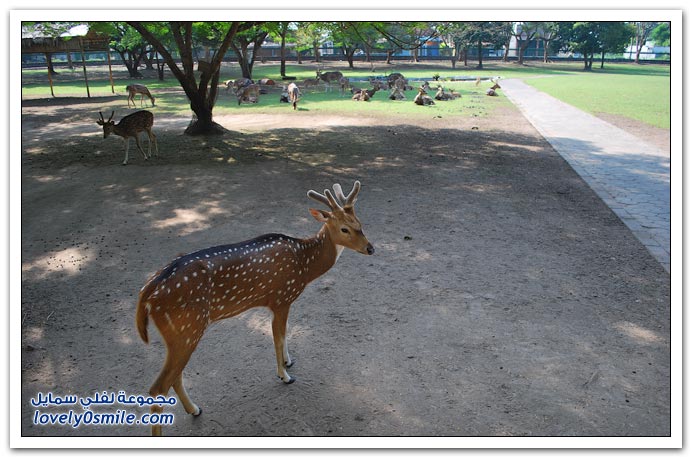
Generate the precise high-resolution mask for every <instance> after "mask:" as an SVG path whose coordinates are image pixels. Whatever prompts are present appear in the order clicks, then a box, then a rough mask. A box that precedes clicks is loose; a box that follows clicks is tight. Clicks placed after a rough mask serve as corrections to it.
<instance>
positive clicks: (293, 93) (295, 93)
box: [286, 83, 300, 110]
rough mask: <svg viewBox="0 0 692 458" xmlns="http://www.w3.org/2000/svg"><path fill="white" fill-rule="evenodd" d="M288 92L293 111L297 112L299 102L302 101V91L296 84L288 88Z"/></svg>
mask: <svg viewBox="0 0 692 458" xmlns="http://www.w3.org/2000/svg"><path fill="white" fill-rule="evenodd" d="M286 92H287V93H288V101H289V102H290V104H291V105H293V109H294V110H296V109H297V108H298V100H300V89H299V88H298V85H297V84H296V83H291V84H289V85H288V88H286Z"/></svg>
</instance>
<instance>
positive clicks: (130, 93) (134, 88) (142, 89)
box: [125, 84, 155, 108]
mask: <svg viewBox="0 0 692 458" xmlns="http://www.w3.org/2000/svg"><path fill="white" fill-rule="evenodd" d="M125 90H126V91H127V108H130V102H132V106H133V107H134V108H137V104H136V103H135V96H136V95H137V94H139V106H140V107H141V106H144V96H145V95H146V96H147V97H149V100H151V106H152V107H153V106H154V101H155V99H154V97H153V96H152V95H151V92H149V89H147V87H146V86H144V85H143V84H130V85H129V86H127V87H126V88H125Z"/></svg>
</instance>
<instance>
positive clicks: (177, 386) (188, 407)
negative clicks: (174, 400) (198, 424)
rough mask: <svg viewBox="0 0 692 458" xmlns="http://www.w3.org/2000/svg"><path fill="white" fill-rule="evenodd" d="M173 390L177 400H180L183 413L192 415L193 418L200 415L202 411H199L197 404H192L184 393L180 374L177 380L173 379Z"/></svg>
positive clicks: (181, 374)
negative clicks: (183, 409)
mask: <svg viewBox="0 0 692 458" xmlns="http://www.w3.org/2000/svg"><path fill="white" fill-rule="evenodd" d="M173 389H174V390H175V394H177V395H178V399H180V402H182V403H183V407H184V408H185V412H187V413H189V414H191V415H194V416H195V417H197V416H199V415H200V414H201V413H202V409H200V408H199V406H198V405H197V404H195V403H194V402H192V399H190V396H189V395H188V394H187V391H185V386H184V385H183V373H182V372H181V373H180V375H179V376H178V378H177V379H175V382H173Z"/></svg>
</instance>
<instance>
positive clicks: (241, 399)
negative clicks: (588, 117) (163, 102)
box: [21, 99, 671, 445]
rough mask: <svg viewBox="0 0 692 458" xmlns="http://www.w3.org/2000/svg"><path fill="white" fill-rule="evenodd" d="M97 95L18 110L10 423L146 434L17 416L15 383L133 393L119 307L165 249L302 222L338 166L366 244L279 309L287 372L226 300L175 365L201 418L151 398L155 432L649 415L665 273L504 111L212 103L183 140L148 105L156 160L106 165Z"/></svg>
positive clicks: (652, 418)
mask: <svg viewBox="0 0 692 458" xmlns="http://www.w3.org/2000/svg"><path fill="white" fill-rule="evenodd" d="M108 104H110V105H112V106H118V107H122V105H123V104H124V100H109V101H107V102H103V101H98V102H91V103H89V102H88V101H86V100H82V99H69V100H57V101H35V100H34V101H25V103H24V106H23V112H22V152H21V154H22V171H21V172H22V189H21V200H22V217H21V224H22V228H21V230H22V237H21V239H22V242H21V243H22V246H21V249H22V291H21V292H22V305H21V307H22V324H21V326H22V341H21V356H22V360H21V366H22V394H21V395H22V418H21V429H22V434H23V435H25V436H49V435H50V436H95V435H99V436H121V435H133V436H143V435H148V434H149V429H148V427H145V426H92V425H88V426H82V427H79V428H72V427H69V426H37V425H33V424H32V423H33V421H32V420H33V418H34V415H35V412H36V408H34V407H33V406H32V405H31V404H30V400H31V399H32V398H34V397H35V396H36V395H37V393H39V392H42V393H47V392H52V393H54V394H55V395H68V394H71V395H74V396H78V397H82V396H84V397H87V396H91V395H93V394H94V393H95V392H96V391H98V392H102V391H107V392H116V393H117V392H119V391H121V390H123V391H125V392H126V393H128V394H134V395H138V394H146V393H147V390H148V389H149V386H150V385H151V383H152V382H153V380H154V378H155V377H156V375H157V373H158V371H159V369H160V367H161V365H162V362H163V357H164V348H163V345H162V343H161V341H160V339H159V337H158V334H157V332H156V331H155V330H154V329H153V328H151V327H150V336H153V340H154V342H153V343H152V344H150V345H148V346H147V345H145V344H144V343H143V342H142V341H141V340H140V339H139V336H138V335H137V331H136V330H135V326H134V310H135V301H136V297H137V293H138V291H139V289H140V288H141V286H142V285H143V284H144V282H145V281H146V279H147V278H148V277H149V276H150V275H151V274H152V273H153V272H155V271H156V270H157V269H159V268H161V267H162V266H164V265H165V264H166V263H167V262H168V261H170V260H171V259H172V258H174V257H175V256H176V255H178V254H179V253H183V252H191V251H195V250H198V249H202V248H206V247H209V246H213V245H218V244H225V243H231V242H237V241H242V240H245V239H248V238H252V237H254V236H257V235H259V234H262V233H268V232H282V233H285V234H288V235H292V236H301V237H302V236H308V235H311V234H313V233H315V232H316V231H317V230H318V228H319V227H318V226H319V225H318V223H317V222H316V221H314V220H313V219H312V218H311V217H310V215H309V213H308V208H309V207H312V206H315V203H314V202H311V201H310V200H309V199H308V198H307V197H306V194H305V193H306V191H307V190H308V189H311V188H314V189H317V190H322V189H325V188H327V187H329V186H331V184H333V183H341V184H342V185H344V187H350V186H351V185H352V184H353V181H354V180H355V179H359V180H361V182H362V184H363V188H362V191H361V194H360V197H359V200H358V204H357V213H358V215H359V217H360V219H361V221H362V222H363V224H364V231H365V234H366V235H367V236H368V238H369V240H370V241H371V242H372V243H373V245H374V246H375V249H376V253H375V255H374V256H371V257H366V256H363V255H360V254H357V253H355V252H346V253H344V255H343V256H341V258H340V259H339V261H338V263H337V264H336V265H335V266H334V268H333V269H332V270H331V271H329V272H328V273H327V274H325V275H324V276H323V277H322V278H320V279H319V280H317V281H316V282H315V283H313V284H312V285H310V286H309V287H308V288H307V289H306V291H305V292H304V294H303V295H302V296H301V297H300V298H299V299H298V300H297V301H296V303H295V304H294V305H293V307H292V312H291V316H290V318H289V330H288V338H289V346H290V349H291V355H292V356H293V357H294V358H295V365H294V366H293V367H292V368H291V369H290V370H289V372H290V374H291V375H292V376H294V377H296V378H297V382H296V383H294V384H292V385H284V384H283V383H281V382H280V381H279V380H278V379H277V378H276V376H275V359H274V354H273V351H274V350H273V345H272V340H271V325H270V314H269V312H268V311H266V310H263V309H256V310H252V311H249V312H246V313H245V314H243V315H241V316H239V317H237V318H234V319H231V320H226V321H224V322H221V323H219V324H217V325H216V326H215V327H214V328H213V329H211V330H209V331H208V332H207V334H206V335H205V337H204V339H203V340H202V342H201V343H200V345H199V347H198V349H197V351H196V352H195V354H194V355H193V357H192V360H191V361H190V363H189V365H188V366H187V369H186V371H185V383H186V386H187V389H188V392H189V393H190V396H191V397H192V399H193V400H195V402H197V403H198V404H199V405H200V406H201V407H202V409H203V414H202V415H201V416H199V417H197V418H193V417H191V416H189V415H186V414H185V413H184V410H183V409H182V406H180V405H176V406H174V407H173V408H170V409H168V410H167V411H168V412H172V413H174V415H175V424H174V425H173V426H167V427H164V434H166V435H178V436H202V435H204V436H667V435H669V434H670V432H671V423H670V413H671V410H670V409H671V405H670V399H671V398H670V395H671V390H670V375H671V366H670V277H669V275H668V274H667V273H666V272H665V271H664V270H663V268H662V267H661V266H660V265H659V264H657V263H656V261H655V260H654V259H653V258H652V257H651V256H650V255H649V254H648V252H647V251H646V249H645V248H644V247H643V246H642V245H641V244H640V243H639V242H638V241H637V240H636V239H635V238H634V236H633V235H632V234H631V233H630V232H629V231H628V229H627V228H626V227H625V226H624V225H623V224H622V223H621V222H620V220H619V219H618V218H617V217H616V216H615V215H614V214H613V213H612V212H611V211H610V210H609V209H608V208H607V207H606V206H605V205H604V204H603V202H602V201H601V200H600V199H599V198H598V197H597V196H596V195H595V194H594V192H592V191H591V189H590V188H589V187H588V186H587V185H586V184H585V183H584V182H583V181H582V180H581V179H580V178H579V177H578V176H577V175H576V174H575V173H574V172H573V171H572V169H571V168H570V167H569V166H568V165H567V163H566V162H565V161H564V160H562V159H561V158H560V156H559V155H557V154H556V152H555V151H554V150H553V149H552V148H551V147H550V146H549V145H548V144H547V143H546V142H545V141H544V140H543V139H542V138H541V137H540V136H539V135H538V133H537V132H536V131H535V130H534V129H533V128H532V127H531V126H530V124H528V122H527V121H526V120H525V119H523V118H522V117H521V115H520V114H519V112H518V111H516V110H514V109H513V108H511V107H509V108H502V109H501V110H499V111H497V112H496V113H495V114H494V115H493V116H492V117H489V118H476V119H472V120H464V119H449V120H447V119H439V118H437V119H433V118H432V117H431V118H430V119H427V118H426V119H424V120H420V119H418V120H416V119H407V120H404V119H402V118H399V117H396V118H395V117H392V118H391V119H387V118H382V117H379V118H367V117H359V118H342V117H329V118H320V119H315V117H314V116H311V115H310V113H309V112H290V111H289V110H288V109H287V113H286V115H280V116H279V115H263V116H257V117H253V118H249V117H248V116H245V115H237V116H236V115H233V116H227V117H222V118H217V119H216V120H217V122H219V123H220V124H222V125H224V126H225V127H227V128H228V129H229V130H230V132H229V133H228V134H226V135H224V136H219V137H213V138H206V139H204V138H190V137H188V136H185V135H183V134H182V131H183V130H184V128H185V127H186V125H187V123H188V121H189V120H188V119H187V118H183V117H179V118H169V119H157V124H156V133H157V135H158V139H159V146H160V150H161V154H160V155H159V157H154V158H153V159H152V160H150V161H147V162H144V161H143V160H142V157H141V156H140V155H139V153H137V152H136V150H132V151H131V156H130V157H131V163H130V165H128V166H126V167H123V166H121V165H120V162H121V161H122V159H123V147H122V142H121V141H119V139H112V138H109V139H106V140H104V139H103V138H102V134H101V133H100V129H99V127H98V126H97V125H96V124H95V116H94V113H97V112H98V111H99V110H100V109H102V107H104V106H107V105H108ZM133 151H134V152H133ZM108 407H109V408H108V409H107V408H102V410H103V411H104V412H105V411H113V410H114V407H113V406H108ZM50 409H52V410H50ZM39 410H41V411H42V412H44V411H47V410H48V411H50V412H51V413H53V412H58V411H61V412H62V411H65V408H64V407H55V406H53V407H46V408H42V409H39ZM77 410H79V411H82V408H81V407H79V408H78V409H77ZM128 411H132V412H134V413H137V414H142V413H145V412H146V411H147V410H146V409H143V408H139V407H136V408H130V407H128ZM229 445H232V441H231V442H229Z"/></svg>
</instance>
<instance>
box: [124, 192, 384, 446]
mask: <svg viewBox="0 0 692 458" xmlns="http://www.w3.org/2000/svg"><path fill="white" fill-rule="evenodd" d="M359 191H360V182H358V181H356V182H355V184H354V186H353V189H352V190H351V192H350V193H349V194H348V196H344V194H343V191H342V189H341V186H339V185H338V184H335V185H334V193H333V194H332V192H330V191H329V190H325V191H324V193H323V194H320V193H318V192H316V191H313V190H310V191H308V197H310V198H312V199H314V200H316V201H318V202H320V203H322V204H325V205H327V206H328V207H329V211H326V210H318V209H313V208H311V209H310V213H311V214H312V216H313V217H314V218H315V219H316V220H317V221H319V222H320V223H323V224H322V227H321V228H320V230H319V231H318V232H317V234H316V235H315V236H313V237H309V238H304V239H298V238H293V237H289V236H286V235H282V234H266V235H262V236H259V237H257V238H255V239H252V240H248V241H245V242H240V243H236V244H232V245H223V246H216V247H212V248H207V249H204V250H201V251H197V252H194V253H190V254H187V255H184V256H180V257H178V258H177V259H175V260H173V261H172V262H171V263H170V264H168V265H167V266H166V267H164V268H163V269H162V270H160V271H158V272H157V273H156V274H154V275H153V276H152V277H151V278H150V279H149V281H147V283H146V284H145V285H144V287H143V288H142V289H141V291H140V293H139V301H138V303H137V311H136V318H135V321H136V326H137V330H138V332H139V335H140V337H141V338H142V340H143V341H144V342H149V336H148V331H147V326H148V322H149V318H151V319H152V320H153V321H154V324H155V325H156V327H157V328H158V330H159V333H160V334H161V336H162V338H163V341H164V343H165V345H166V348H167V353H166V359H165V362H164V365H163V368H162V369H161V372H160V374H159V376H158V377H157V378H156V380H155V381H154V383H153V385H152V386H151V388H150V390H149V393H150V394H151V396H153V397H156V396H159V395H163V396H166V395H167V393H168V391H169V390H170V388H171V387H173V390H174V391H175V393H176V394H177V395H178V398H179V399H180V401H181V402H182V404H183V407H184V408H185V411H186V412H187V413H189V414H192V415H195V416H197V415H199V414H201V413H202V410H201V409H200V408H199V407H198V406H197V405H196V404H195V403H193V402H192V400H190V397H189V396H188V394H187V392H186V391H185V387H184V385H183V369H184V368H185V366H186V365H187V362H188V361H189V359H190V356H191V355H192V353H193V352H194V351H195V348H196V347H197V344H198V343H199V341H200V339H202V336H203V335H204V332H205V330H206V329H207V328H208V327H209V326H210V325H211V324H212V323H214V322H216V321H219V320H223V319H226V318H230V317H233V316H236V315H238V314H240V313H242V312H244V311H246V310H248V309H251V308H254V307H267V308H269V309H270V310H271V311H272V313H273V319H272V334H273V339H274V350H275V352H276V363H277V375H278V376H279V378H280V379H281V380H282V381H283V382H284V383H286V384H290V383H293V382H294V380H295V379H294V378H293V377H291V376H290V375H289V374H288V372H287V371H286V368H288V367H291V366H292V364H293V361H292V360H291V357H290V356H289V354H288V347H287V345H286V321H287V319H288V313H289V309H290V307H291V304H292V303H293V302H294V301H295V300H296V299H297V298H298V296H299V295H300V294H301V293H302V292H303V290H304V289H305V287H306V286H307V285H308V284H309V283H310V282H312V281H313V280H315V279H317V278H319V277H320V276H321V275H323V274H324V273H325V272H327V271H328V270H329V269H331V268H332V266H333V265H334V264H335V263H336V260H337V259H338V258H339V256H340V255H341V253H342V251H343V250H344V248H350V249H352V250H354V251H357V252H359V253H362V254H368V255H372V254H373V253H374V251H375V250H374V248H373V246H372V245H371V244H370V242H369V241H368V239H367V238H366V237H365V235H364V234H363V228H362V225H361V222H360V221H359V220H358V218H357V217H356V214H355V212H354V204H355V203H356V198H357V196H358V193H359ZM162 410H163V407H162V406H157V405H153V406H152V407H151V412H152V413H161V412H162ZM161 432H162V431H161V426H160V425H158V426H153V427H152V435H161Z"/></svg>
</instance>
